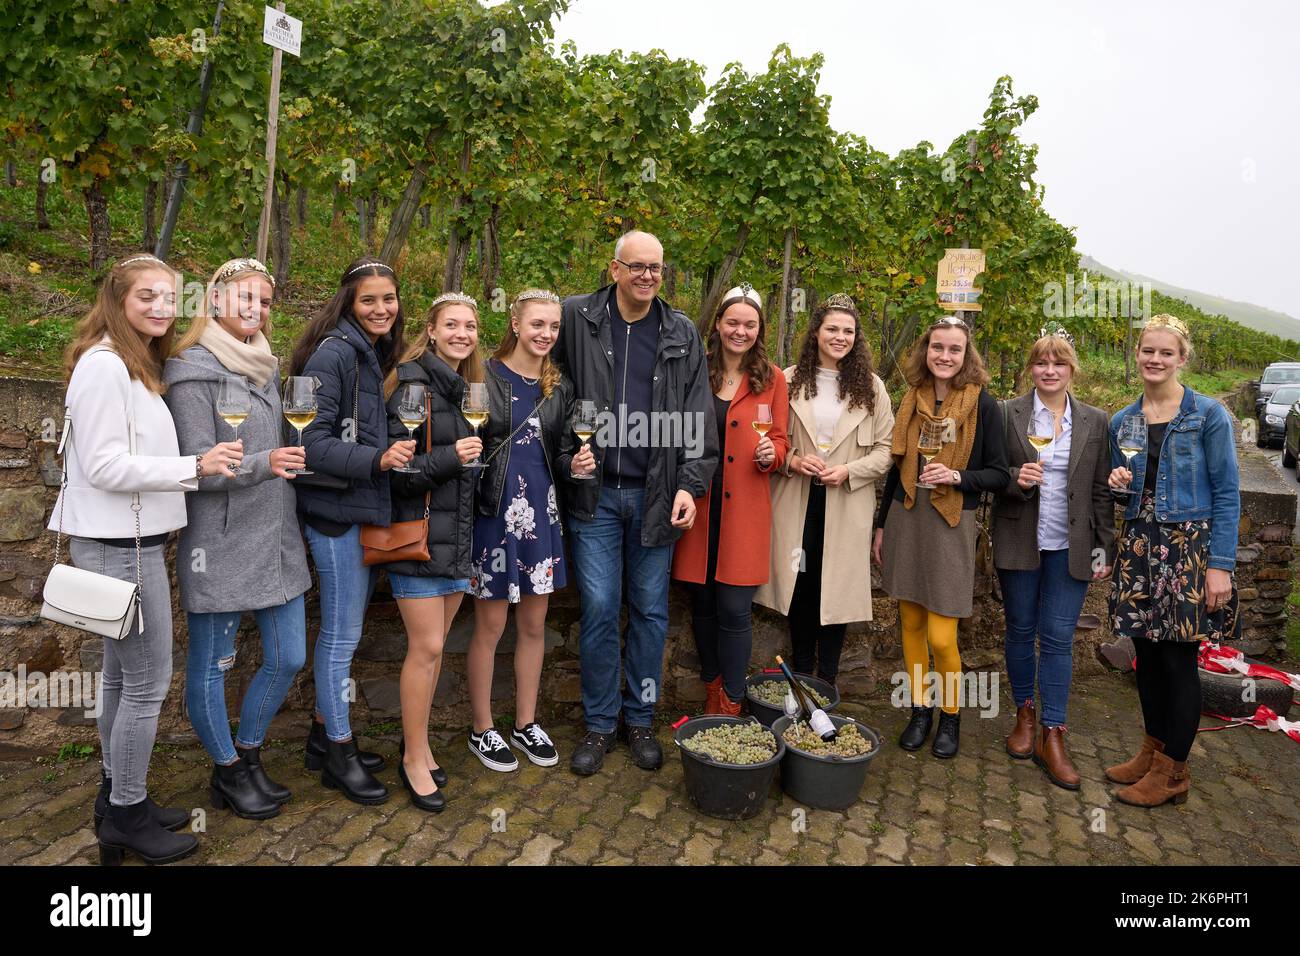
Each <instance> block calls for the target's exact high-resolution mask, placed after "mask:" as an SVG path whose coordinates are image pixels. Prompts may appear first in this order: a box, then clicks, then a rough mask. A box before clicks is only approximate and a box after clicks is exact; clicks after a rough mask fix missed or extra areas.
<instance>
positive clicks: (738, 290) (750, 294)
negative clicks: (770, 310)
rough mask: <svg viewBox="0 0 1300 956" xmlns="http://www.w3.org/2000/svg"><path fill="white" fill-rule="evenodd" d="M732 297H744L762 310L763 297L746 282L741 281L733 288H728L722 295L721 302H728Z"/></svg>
mask: <svg viewBox="0 0 1300 956" xmlns="http://www.w3.org/2000/svg"><path fill="white" fill-rule="evenodd" d="M732 299H745V300H746V301H748V302H749V303H750V304H751V305H753V306H754V308H756V309H758V310H759V311H760V312H761V311H762V310H763V297H762V296H760V295H759V294H758V293H757V292H755V291H754V287H753V286H752V285H750V284H749V283H748V282H742V283H741V284H740V285H738V286H736V287H735V288H734V289H728V290H727V293H726V295H724V296H723V297H722V301H723V302H730V301H731V300H732Z"/></svg>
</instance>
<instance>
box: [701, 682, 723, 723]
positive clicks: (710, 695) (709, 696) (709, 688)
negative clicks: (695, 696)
mask: <svg viewBox="0 0 1300 956" xmlns="http://www.w3.org/2000/svg"><path fill="white" fill-rule="evenodd" d="M721 693H722V675H721V674H719V675H718V676H717V677H715V678H713V680H711V681H709V682H708V683H707V684H705V685H704V713H705V714H720V713H722V711H720V710H718V695H719V694H721Z"/></svg>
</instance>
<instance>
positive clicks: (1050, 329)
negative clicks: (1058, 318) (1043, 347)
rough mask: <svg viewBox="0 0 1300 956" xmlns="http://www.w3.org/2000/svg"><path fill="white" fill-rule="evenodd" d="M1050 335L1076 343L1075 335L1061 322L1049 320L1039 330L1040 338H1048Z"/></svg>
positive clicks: (1072, 343)
mask: <svg viewBox="0 0 1300 956" xmlns="http://www.w3.org/2000/svg"><path fill="white" fill-rule="evenodd" d="M1049 335H1050V336H1052V337H1053V338H1058V339H1064V340H1065V341H1067V342H1069V343H1070V345H1074V336H1073V335H1071V334H1070V333H1069V331H1068V330H1067V329H1066V327H1065V326H1063V325H1061V323H1059V322H1049V323H1047V325H1045V326H1043V327H1042V328H1041V329H1039V330H1038V337H1039V338H1040V339H1041V338H1046V337H1047V336H1049Z"/></svg>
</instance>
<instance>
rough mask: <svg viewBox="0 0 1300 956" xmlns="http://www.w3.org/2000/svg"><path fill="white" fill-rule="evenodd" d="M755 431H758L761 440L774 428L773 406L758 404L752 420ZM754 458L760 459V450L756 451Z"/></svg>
mask: <svg viewBox="0 0 1300 956" xmlns="http://www.w3.org/2000/svg"><path fill="white" fill-rule="evenodd" d="M752 424H753V426H754V431H756V432H758V437H759V440H760V441H761V440H762V439H763V438H766V437H767V433H768V432H769V431H771V430H772V406H771V405H758V406H756V407H755V409H754V421H753V422H752ZM754 460H755V461H758V452H757V451H755V452H754Z"/></svg>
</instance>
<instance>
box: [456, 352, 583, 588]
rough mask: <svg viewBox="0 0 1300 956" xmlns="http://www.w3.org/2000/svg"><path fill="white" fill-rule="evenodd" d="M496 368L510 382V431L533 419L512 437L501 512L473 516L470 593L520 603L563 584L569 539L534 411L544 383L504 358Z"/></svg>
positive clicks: (502, 493) (494, 369) (493, 366)
mask: <svg viewBox="0 0 1300 956" xmlns="http://www.w3.org/2000/svg"><path fill="white" fill-rule="evenodd" d="M492 368H493V371H495V372H496V373H497V374H498V375H500V376H501V377H502V378H504V379H505V380H506V381H507V382H509V383H510V418H511V421H510V429H511V431H514V429H515V428H517V427H519V426H520V425H521V423H523V421H524V419H525V418H526V417H527V418H528V421H527V423H526V424H523V427H519V431H518V432H516V433H515V437H514V438H513V439H512V440H511V445H510V465H509V469H510V470H509V473H508V474H507V475H506V478H505V485H504V487H503V489H502V492H501V506H500V508H499V509H498V511H497V514H495V515H494V516H492V517H490V518H487V517H484V516H483V515H481V514H480V515H478V516H476V517H475V519H474V547H473V551H472V557H473V565H472V569H471V577H470V593H471V594H473V595H474V596H475V597H477V598H483V599H486V600H503V599H504V600H508V601H509V602H510V603H511V604H517V603H518V602H519V599H520V598H521V597H523V596H525V595H530V594H550V593H551V592H553V591H555V590H556V589H557V588H562V587H564V585H565V572H564V540H563V531H562V529H561V526H560V509H559V507H558V506H557V503H556V498H555V485H554V484H553V483H552V482H551V474H550V469H549V468H548V467H547V465H546V452H545V450H544V449H543V448H542V433H541V422H540V421H539V420H538V417H537V416H536V415H534V414H532V412H533V409H534V408H536V407H537V403H538V401H539V400H540V399H541V397H542V387H541V384H540V382H538V381H537V380H535V379H526V378H524V377H523V376H522V375H519V374H517V373H515V372H513V371H511V370H510V369H509V368H507V367H506V366H505V364H504V363H502V362H497V361H495V360H494V361H493V363H492ZM529 416H531V417H529ZM503 454H504V452H503Z"/></svg>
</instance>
